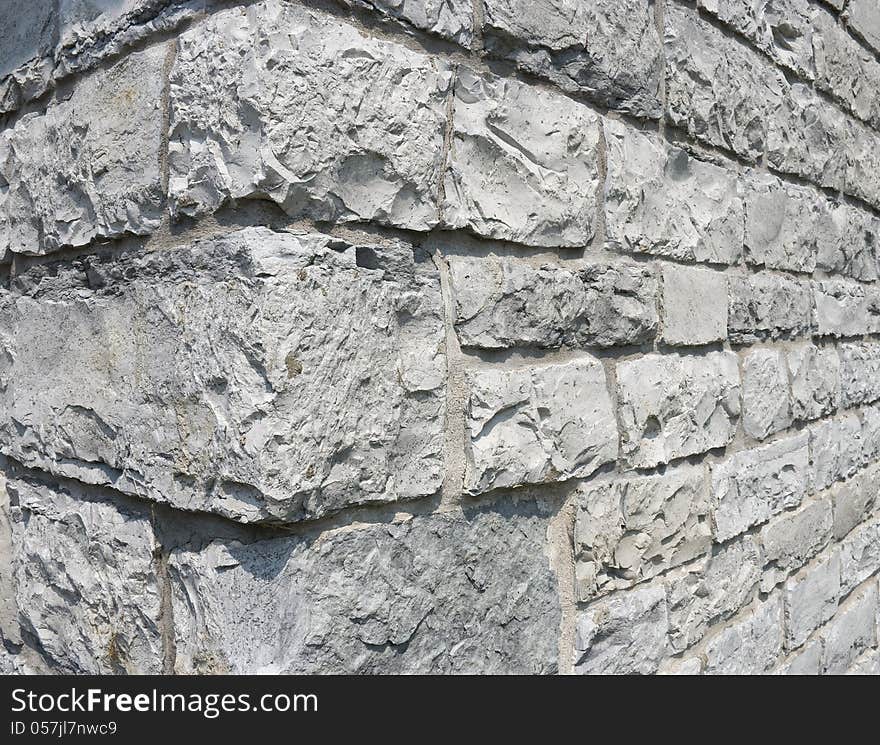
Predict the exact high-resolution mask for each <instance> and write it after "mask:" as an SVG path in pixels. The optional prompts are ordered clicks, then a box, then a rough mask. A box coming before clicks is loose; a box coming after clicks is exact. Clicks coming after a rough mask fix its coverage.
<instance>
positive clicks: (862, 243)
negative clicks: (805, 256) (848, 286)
mask: <svg viewBox="0 0 880 745" xmlns="http://www.w3.org/2000/svg"><path fill="white" fill-rule="evenodd" d="M878 101H880V96H878ZM830 216H831V217H830V220H831V221H830V223H827V222H826V221H825V220H823V221H821V224H819V225H815V226H813V228H814V230H816V231H818V232H819V233H820V240H819V243H818V246H819V251H818V255H817V257H816V267H817V268H819V269H822V270H823V271H826V272H833V273H836V274H843V275H846V276H849V277H854V278H855V279H861V280H865V281H873V280H875V279H877V277H878V272H877V270H878V263H877V259H878V256H877V247H878V240H880V239H878V237H877V236H878V235H880V218H877V217H876V216H874V215H873V214H871V213H870V212H868V211H867V210H865V209H863V208H861V207H855V206H853V205H851V204H849V203H846V202H842V203H839V204H837V205H834V206H833V207H832V208H831V213H830ZM828 225H830V226H831V227H830V229H826V226H828Z"/></svg>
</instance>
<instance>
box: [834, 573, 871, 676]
mask: <svg viewBox="0 0 880 745" xmlns="http://www.w3.org/2000/svg"><path fill="white" fill-rule="evenodd" d="M821 638H822V641H823V644H824V647H825V653H824V655H823V659H822V672H823V674H825V675H842V674H843V673H845V672H846V671H847V670H848V669H849V668H850V666H851V665H852V664H853V663H854V662H855V660H856V659H857V658H858V657H859V655H860V654H862V652H864V651H865V650H866V649H868V647H872V646H874V645H875V644H876V643H877V583H876V582H871V583H869V584H868V585H867V586H866V587H864V588H862V589H861V590H859V592H857V593H855V594H854V595H853V596H851V597H850V598H848V599H847V600H846V601H845V602H844V603H843V604H842V605H841V606H840V610H838V612H837V615H836V616H835V617H834V619H833V620H832V621H831V622H830V623H829V624H828V626H827V627H826V628H825V629H823V631H822V637H821Z"/></svg>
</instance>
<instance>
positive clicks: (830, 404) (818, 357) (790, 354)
mask: <svg viewBox="0 0 880 745" xmlns="http://www.w3.org/2000/svg"><path fill="white" fill-rule="evenodd" d="M785 358H786V360H787V362H788V371H789V375H790V378H791V414H792V416H793V417H794V419H795V420H796V421H810V420H812V419H818V418H820V417H823V416H825V415H827V414H831V413H832V412H834V411H835V410H836V409H837V407H838V405H839V403H840V358H839V357H838V356H837V350H836V349H835V348H834V347H817V346H815V345H813V344H805V345H803V346H798V347H794V348H792V349H789V350H788V351H787V352H786V354H785Z"/></svg>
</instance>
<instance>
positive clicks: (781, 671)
mask: <svg viewBox="0 0 880 745" xmlns="http://www.w3.org/2000/svg"><path fill="white" fill-rule="evenodd" d="M821 670H822V642H821V641H818V640H816V639H812V640H810V641H808V642H807V643H806V644H805V645H804V646H802V647H801V648H800V649H798V650H797V651H795V652H793V653H792V654H790V655H789V656H788V657H787V658H786V659H785V661H784V662H783V663H782V664H781V665H780V666H779V667H778V668H776V670H775V671H774V672H773V674H774V675H819V674H821Z"/></svg>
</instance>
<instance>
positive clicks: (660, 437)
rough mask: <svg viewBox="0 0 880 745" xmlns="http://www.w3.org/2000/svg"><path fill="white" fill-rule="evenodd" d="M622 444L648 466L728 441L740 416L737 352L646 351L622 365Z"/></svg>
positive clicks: (635, 462) (639, 464)
mask: <svg viewBox="0 0 880 745" xmlns="http://www.w3.org/2000/svg"><path fill="white" fill-rule="evenodd" d="M617 405H618V416H619V419H620V427H621V450H622V453H623V454H624V455H625V456H626V457H627V460H628V462H629V464H630V466H632V467H636V468H648V467H651V466H656V465H658V464H660V463H668V462H669V461H671V460H673V459H675V458H682V457H684V456H686V455H694V454H696V453H703V452H705V451H707V450H710V449H712V448H717V447H722V446H724V445H726V444H727V443H728V442H730V441H731V440H732V439H733V436H734V433H735V430H736V422H737V419H738V417H739V410H740V404H739V369H738V366H737V358H736V355H735V354H733V353H732V352H710V353H708V354H706V355H703V356H680V355H658V354H650V355H645V356H644V357H641V358H639V359H636V360H626V361H624V362H620V363H618V365H617Z"/></svg>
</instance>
